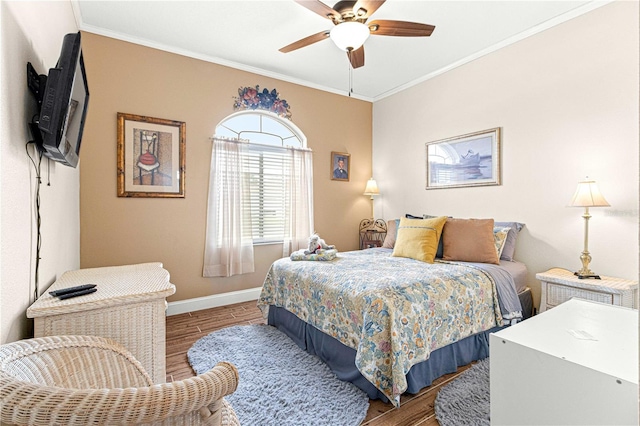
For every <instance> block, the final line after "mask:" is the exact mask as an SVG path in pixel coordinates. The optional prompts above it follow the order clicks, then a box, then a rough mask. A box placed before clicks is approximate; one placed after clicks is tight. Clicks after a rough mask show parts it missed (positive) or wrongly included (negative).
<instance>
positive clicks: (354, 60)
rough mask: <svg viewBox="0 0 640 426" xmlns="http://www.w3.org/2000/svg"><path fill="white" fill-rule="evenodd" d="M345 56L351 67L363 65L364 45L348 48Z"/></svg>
mask: <svg viewBox="0 0 640 426" xmlns="http://www.w3.org/2000/svg"><path fill="white" fill-rule="evenodd" d="M347 56H348V57H349V62H351V67H352V68H353V69H356V68H360V67H362V66H364V46H360V48H359V49H356V50H349V51H348V52H347Z"/></svg>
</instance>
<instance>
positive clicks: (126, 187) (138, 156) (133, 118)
mask: <svg viewBox="0 0 640 426" xmlns="http://www.w3.org/2000/svg"><path fill="white" fill-rule="evenodd" d="M185 129H186V124H185V123H184V122H182V121H174V120H165V119H161V118H152V117H143V116H141V115H134V114H124V113H121V112H119V113H118V197H178V198H184V168H185V138H186V136H185Z"/></svg>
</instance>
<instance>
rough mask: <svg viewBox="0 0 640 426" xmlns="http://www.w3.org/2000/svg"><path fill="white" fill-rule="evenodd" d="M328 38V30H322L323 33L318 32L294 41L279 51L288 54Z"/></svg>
mask: <svg viewBox="0 0 640 426" xmlns="http://www.w3.org/2000/svg"><path fill="white" fill-rule="evenodd" d="M327 38H329V31H328V30H324V31H320V32H319V33H316V34H313V35H310V36H309V37H305V38H303V39H300V40H298V41H294V42H293V43H291V44H289V45H287V46H285V47H283V48H282V49H279V50H280V51H281V52H282V53H289V52H291V51H292V50H296V49H300V48H301V47H305V46H309V45H310V44H313V43H317V42H319V41H322V40H324V39H327Z"/></svg>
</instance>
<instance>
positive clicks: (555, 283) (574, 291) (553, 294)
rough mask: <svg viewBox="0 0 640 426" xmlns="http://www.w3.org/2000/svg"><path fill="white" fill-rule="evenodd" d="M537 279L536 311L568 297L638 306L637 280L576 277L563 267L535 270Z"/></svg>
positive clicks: (555, 304) (554, 304) (628, 306)
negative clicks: (537, 308) (538, 287)
mask: <svg viewBox="0 0 640 426" xmlns="http://www.w3.org/2000/svg"><path fill="white" fill-rule="evenodd" d="M536 278H537V279H538V280H539V281H540V283H541V289H540V294H541V296H540V312H544V311H545V310H546V309H549V308H553V307H554V306H557V305H559V304H561V303H562V302H566V301H567V300H569V299H571V298H572V297H578V298H581V299H587V300H593V301H596V302H601V303H608V304H610V305H618V306H625V307H627V308H637V307H638V281H631V280H625V279H622V278H611V277H604V276H603V277H601V278H602V279H599V280H597V279H592V278H585V279H580V278H578V277H576V276H575V275H574V274H573V272H571V271H567V270H566V269H561V268H553V269H549V270H548V271H547V272H541V273H539V274H536Z"/></svg>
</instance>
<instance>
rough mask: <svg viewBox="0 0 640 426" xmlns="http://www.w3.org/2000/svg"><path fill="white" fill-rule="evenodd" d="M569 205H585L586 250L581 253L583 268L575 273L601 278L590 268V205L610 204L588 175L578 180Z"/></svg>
mask: <svg viewBox="0 0 640 426" xmlns="http://www.w3.org/2000/svg"><path fill="white" fill-rule="evenodd" d="M569 207H584V214H583V215H582V217H583V218H584V250H583V251H582V254H581V255H580V261H582V269H580V270H579V271H578V272H575V273H574V274H575V275H577V276H578V278H595V279H598V280H599V279H600V276H599V275H596V274H594V273H593V272H592V271H591V269H589V262H591V255H590V254H589V219H590V218H591V215H590V214H589V207H610V205H609V203H607V200H605V199H604V197H603V196H602V194H601V193H600V190H599V189H598V186H597V185H596V182H595V181H593V180H589V177H587V178H586V180H584V181H582V182H578V189H576V193H575V194H573V198H572V199H571V203H569Z"/></svg>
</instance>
